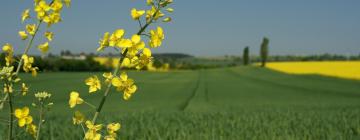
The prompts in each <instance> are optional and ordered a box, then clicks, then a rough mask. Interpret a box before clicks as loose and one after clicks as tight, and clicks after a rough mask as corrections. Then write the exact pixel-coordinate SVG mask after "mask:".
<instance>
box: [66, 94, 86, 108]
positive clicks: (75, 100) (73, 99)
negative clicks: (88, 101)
mask: <svg viewBox="0 0 360 140" xmlns="http://www.w3.org/2000/svg"><path fill="white" fill-rule="evenodd" d="M83 102H84V100H83V99H81V98H80V95H79V93H78V92H76V91H72V92H71V93H70V99H69V105H70V108H74V107H75V105H77V104H82V103H83Z"/></svg>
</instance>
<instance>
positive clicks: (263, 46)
mask: <svg viewBox="0 0 360 140" xmlns="http://www.w3.org/2000/svg"><path fill="white" fill-rule="evenodd" d="M268 45H269V39H268V38H266V37H264V39H263V41H262V43H261V48H260V57H261V66H262V67H265V65H266V61H267V58H268V55H269V47H268Z"/></svg>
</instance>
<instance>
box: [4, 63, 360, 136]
mask: <svg viewBox="0 0 360 140" xmlns="http://www.w3.org/2000/svg"><path fill="white" fill-rule="evenodd" d="M92 74H97V75H98V76H99V77H101V75H102V73H92ZM20 76H21V77H23V78H24V79H23V80H24V81H28V84H29V86H30V89H37V91H33V90H30V92H29V93H28V94H34V93H35V92H38V91H42V90H47V91H48V92H49V93H52V100H53V102H54V106H53V108H52V110H51V112H50V115H49V116H48V118H47V121H46V122H45V124H44V127H45V128H43V129H42V130H44V131H42V132H41V133H42V137H43V139H59V140H65V139H81V138H82V131H81V128H76V127H80V126H75V125H70V124H72V115H73V113H74V110H81V111H82V112H85V114H86V115H87V117H89V116H92V115H93V114H90V113H91V112H94V111H93V110H92V109H91V108H89V107H88V106H86V105H84V104H83V105H79V106H76V108H75V109H70V108H69V105H68V99H69V93H70V92H71V91H72V90H73V89H78V92H79V93H80V94H81V96H82V98H83V99H85V100H86V101H87V102H90V103H92V104H94V105H97V104H98V101H99V98H101V97H102V95H101V93H103V92H97V93H94V94H95V96H93V95H89V93H88V87H87V86H86V85H85V84H84V81H83V80H82V79H86V78H87V77H88V76H89V73H85V72H84V73H81V72H79V73H75V72H74V73H42V74H39V76H38V77H36V78H32V77H31V76H30V75H29V74H26V75H25V74H22V75H20ZM129 76H131V77H133V78H134V79H135V80H136V81H137V85H138V87H139V91H138V92H137V93H136V94H135V95H134V96H133V97H132V98H131V100H129V101H124V100H123V99H122V93H120V92H116V91H115V90H113V91H112V93H111V94H110V97H109V98H108V99H107V101H106V104H105V106H104V109H103V112H102V113H101V115H100V120H99V121H101V122H104V123H108V122H121V125H122V126H121V130H120V132H119V137H120V139H154V140H161V139H180V140H186V139H215V140H221V139H227V140H228V139H234V140H235V139H268V140H272V139H277V140H278V139H280V140H281V139H283V140H291V139H294V140H304V139H314V140H320V139H335V140H340V139H360V117H359V116H360V81H352V80H343V79H337V78H330V77H322V76H317V75H288V74H283V73H279V72H275V71H271V70H268V69H263V68H258V67H234V68H223V69H207V70H198V71H172V72H136V71H130V72H129ZM22 98H26V99H24V100H22V101H25V102H18V101H15V102H16V107H22V106H25V105H28V104H31V103H32V102H33V101H34V100H35V98H34V97H33V96H26V97H22ZM32 111H33V112H31V114H32V115H33V116H36V115H35V114H36V113H37V112H35V110H32ZM86 111H87V113H86ZM7 112H8V110H7V107H5V108H4V110H2V111H1V113H0V118H6V117H7V115H6V113H7ZM35 119H37V118H35ZM88 119H89V118H88ZM0 126H1V127H0V132H1V133H0V135H1V138H4V137H5V135H4V134H6V129H7V128H6V125H0ZM16 131H17V132H22V133H23V134H22V133H20V134H19V135H18V137H17V138H23V137H24V136H25V135H26V134H25V132H23V131H24V130H23V129H19V128H16ZM74 131H78V132H74ZM1 138H0V139H1Z"/></svg>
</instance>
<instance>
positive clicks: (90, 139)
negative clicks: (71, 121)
mask: <svg viewBox="0 0 360 140" xmlns="http://www.w3.org/2000/svg"><path fill="white" fill-rule="evenodd" d="M85 124H86V127H87V128H88V131H87V132H86V133H85V139H86V140H100V138H101V134H100V133H98V132H97V131H99V130H101V128H102V125H101V124H98V125H95V124H93V123H92V122H91V121H86V122H85Z"/></svg>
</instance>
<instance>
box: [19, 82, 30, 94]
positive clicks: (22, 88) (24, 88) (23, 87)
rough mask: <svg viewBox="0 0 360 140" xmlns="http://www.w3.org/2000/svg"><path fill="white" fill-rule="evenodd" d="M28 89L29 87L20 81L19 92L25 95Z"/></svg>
mask: <svg viewBox="0 0 360 140" xmlns="http://www.w3.org/2000/svg"><path fill="white" fill-rule="evenodd" d="M28 91H29V88H28V87H27V86H26V84H25V83H22V84H21V93H22V95H23V96H25V95H26V94H27V92H28Z"/></svg>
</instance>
